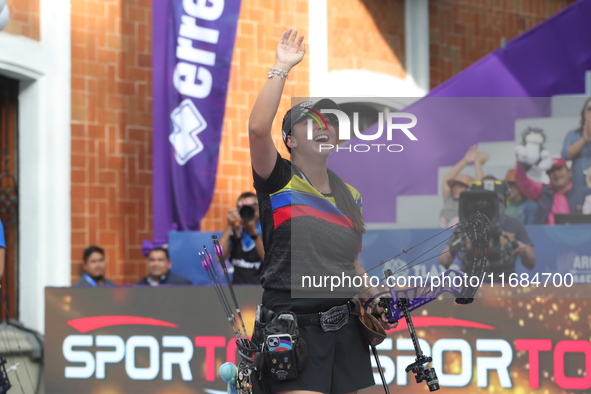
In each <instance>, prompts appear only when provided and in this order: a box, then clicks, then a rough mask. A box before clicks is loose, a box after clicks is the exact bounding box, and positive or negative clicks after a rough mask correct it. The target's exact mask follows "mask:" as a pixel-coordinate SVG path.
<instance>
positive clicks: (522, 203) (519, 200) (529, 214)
mask: <svg viewBox="0 0 591 394" xmlns="http://www.w3.org/2000/svg"><path fill="white" fill-rule="evenodd" d="M505 182H507V185H508V186H509V197H508V198H507V206H506V207H505V214H506V215H507V216H511V217H513V218H515V219H519V220H521V222H522V223H523V224H535V218H536V209H537V208H538V206H537V204H536V203H535V202H533V201H532V200H529V199H528V198H526V197H525V196H524V195H523V193H522V192H521V190H520V189H519V187H518V186H517V183H516V182H515V170H514V169H513V168H511V169H510V170H509V171H507V175H505Z"/></svg>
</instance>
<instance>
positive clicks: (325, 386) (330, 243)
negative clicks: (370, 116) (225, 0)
mask: <svg viewBox="0 0 591 394" xmlns="http://www.w3.org/2000/svg"><path fill="white" fill-rule="evenodd" d="M305 52H306V48H305V44H304V37H303V36H300V37H298V35H297V31H294V32H292V30H291V29H290V30H288V31H285V32H283V34H282V35H281V39H280V41H279V44H278V46H277V53H276V62H275V65H274V67H273V68H271V70H270V71H269V73H268V79H267V81H266V83H265V85H264V87H263V88H262V90H261V92H260V94H259V96H258V98H257V100H256V102H255V104H254V107H253V109H252V113H251V116H250V120H249V142H250V153H251V161H252V168H253V177H254V186H255V189H256V191H257V198H258V201H259V209H260V219H261V225H262V231H263V243H264V246H265V262H264V269H263V273H262V276H261V283H262V285H263V289H264V292H263V300H262V305H263V307H262V313H261V315H262V316H261V318H262V319H263V320H267V321H269V320H270V319H272V318H273V316H274V315H276V314H277V313H279V312H283V311H289V312H293V313H294V314H295V315H296V316H297V320H298V326H299V327H298V328H299V334H300V335H301V337H302V338H303V339H304V340H305V342H306V343H307V348H308V353H309V354H308V361H307V365H306V367H305V368H304V369H303V371H301V372H300V374H299V376H298V377H297V378H296V379H294V380H284V381H281V380H274V379H267V378H268V376H265V373H266V374H270V372H268V371H265V370H263V378H264V379H265V380H266V381H268V383H269V384H270V389H271V392H273V393H276V392H282V393H293V392H295V391H298V392H300V391H301V392H320V393H327V394H328V393H333V394H342V393H354V392H356V391H357V390H359V389H362V388H365V387H369V386H372V385H374V378H373V373H372V368H371V363H370V353H369V348H368V346H367V344H366V343H365V342H363V340H362V338H361V335H360V327H359V324H360V323H359V321H358V319H356V318H349V315H350V314H351V312H353V310H354V305H353V303H352V302H351V301H350V299H351V297H353V296H354V295H355V294H356V293H357V292H358V290H359V289H357V288H355V286H352V285H351V284H350V283H347V281H346V279H347V278H349V279H351V278H354V277H356V276H361V275H362V274H363V273H364V270H363V267H362V265H361V264H360V263H359V261H358V260H357V254H358V252H359V250H360V248H361V237H362V234H363V233H365V224H364V222H363V217H362V214H361V196H360V195H359V193H358V192H357V190H355V188H353V187H352V186H350V185H348V184H346V183H345V182H343V181H342V180H341V179H340V178H339V177H338V176H337V175H336V174H334V173H333V172H332V171H330V170H329V169H328V168H327V159H328V155H329V154H330V150H328V149H325V147H326V146H329V145H332V146H336V145H337V143H338V139H337V131H338V122H337V119H336V117H333V116H329V115H327V113H326V112H324V113H323V111H322V110H331V109H333V110H334V109H339V107H338V105H337V104H336V103H334V102H333V101H332V100H328V99H323V100H320V101H318V102H316V103H313V102H304V103H301V104H298V105H296V106H294V107H293V108H291V109H290V110H289V111H288V112H287V114H285V117H284V118H283V122H282V134H283V142H284V143H285V146H286V147H287V150H288V151H289V152H290V154H291V160H286V159H283V158H282V157H281V156H280V155H279V153H278V152H277V150H276V148H275V145H274V142H273V138H272V135H271V127H272V124H273V119H274V118H275V116H276V113H277V110H278V108H279V103H280V99H281V95H282V93H283V88H284V85H285V82H286V79H287V77H288V75H289V72H290V71H291V69H292V68H293V67H294V66H296V65H297V64H298V63H300V62H301V61H302V59H303V57H304V55H305ZM308 120H310V121H308ZM326 277H331V278H332V277H334V278H337V277H338V278H343V281H342V282H343V283H339V286H337V288H334V287H332V288H330V289H327V288H323V289H322V290H324V291H318V289H319V287H322V286H315V285H316V284H317V282H314V280H315V279H316V278H326ZM312 287H313V288H314V290H315V292H312V291H311V288H312ZM294 295H297V296H299V297H302V298H292V296H294ZM382 324H383V325H384V327H385V328H386V329H388V328H392V327H395V326H396V323H394V324H389V323H387V320H386V319H385V316H384V315H382Z"/></svg>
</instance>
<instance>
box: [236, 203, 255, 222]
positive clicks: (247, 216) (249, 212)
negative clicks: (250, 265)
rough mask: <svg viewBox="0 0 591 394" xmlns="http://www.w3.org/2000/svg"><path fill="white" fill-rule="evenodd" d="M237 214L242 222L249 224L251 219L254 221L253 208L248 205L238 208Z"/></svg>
mask: <svg viewBox="0 0 591 394" xmlns="http://www.w3.org/2000/svg"><path fill="white" fill-rule="evenodd" d="M238 213H239V214H240V219H242V221H243V222H250V221H251V220H252V219H254V208H253V207H251V206H250V205H244V206H242V207H240V209H239V210H238Z"/></svg>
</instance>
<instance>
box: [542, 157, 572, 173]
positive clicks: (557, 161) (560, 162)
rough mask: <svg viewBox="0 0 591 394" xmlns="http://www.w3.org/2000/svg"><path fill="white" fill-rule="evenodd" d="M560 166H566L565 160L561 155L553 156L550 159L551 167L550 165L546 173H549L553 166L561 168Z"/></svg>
mask: <svg viewBox="0 0 591 394" xmlns="http://www.w3.org/2000/svg"><path fill="white" fill-rule="evenodd" d="M561 167H567V168H568V166H567V165H566V161H565V160H564V159H563V158H562V157H555V158H553V159H552V167H550V168H549V169H548V170H547V171H546V173H547V174H549V173H551V172H552V170H554V169H555V168H561Z"/></svg>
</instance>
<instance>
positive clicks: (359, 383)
mask: <svg viewBox="0 0 591 394" xmlns="http://www.w3.org/2000/svg"><path fill="white" fill-rule="evenodd" d="M286 294H287V297H288V298H284V295H279V294H277V293H276V292H267V291H265V294H264V295H263V304H264V305H265V306H266V307H267V308H269V309H271V310H273V311H275V312H280V311H286V310H293V311H294V312H295V313H297V314H305V313H313V312H319V311H326V310H328V309H330V308H331V307H332V306H335V305H342V304H344V303H345V302H346V301H347V300H346V299H345V300H342V299H341V300H339V299H323V300H318V299H290V298H289V293H286ZM299 330H300V336H301V337H302V338H303V339H304V340H305V341H306V344H307V345H308V362H307V364H306V367H305V368H304V370H303V371H302V372H301V373H300V375H299V376H298V378H297V379H294V380H290V381H286V382H281V381H277V380H275V379H269V377H268V375H267V376H266V375H265V374H264V373H263V379H265V383H264V384H265V386H266V387H267V388H268V392H269V394H274V393H277V392H279V391H285V390H307V391H318V392H322V393H326V394H343V393H348V392H351V391H357V390H360V389H363V388H366V387H370V386H373V385H374V384H375V381H374V377H373V371H372V367H371V359H370V352H369V346H368V345H367V344H366V343H365V342H363V339H362V338H361V331H360V330H361V328H360V323H359V319H358V318H357V316H355V315H349V322H348V323H347V324H346V325H345V326H344V327H342V328H341V329H340V330H338V331H331V332H324V331H322V328H321V327H320V326H304V327H301V326H300V327H299Z"/></svg>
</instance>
